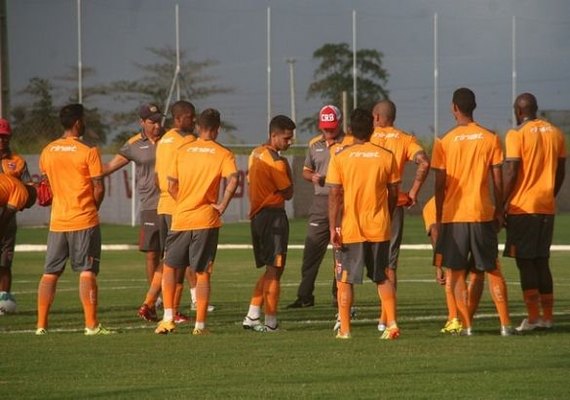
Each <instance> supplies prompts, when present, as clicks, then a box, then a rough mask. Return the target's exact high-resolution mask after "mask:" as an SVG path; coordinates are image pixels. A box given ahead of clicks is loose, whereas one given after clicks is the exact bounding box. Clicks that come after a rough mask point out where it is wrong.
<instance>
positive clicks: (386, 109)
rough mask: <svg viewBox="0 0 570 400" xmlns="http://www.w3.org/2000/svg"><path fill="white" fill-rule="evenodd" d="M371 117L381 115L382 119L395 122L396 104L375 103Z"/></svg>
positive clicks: (387, 101) (390, 101)
mask: <svg viewBox="0 0 570 400" xmlns="http://www.w3.org/2000/svg"><path fill="white" fill-rule="evenodd" d="M372 114H373V115H377V114H378V115H381V116H383V117H384V118H386V119H388V120H390V121H395V120H396V104H394V102H393V101H392V100H388V99H386V100H382V101H379V102H378V103H376V105H375V106H374V108H373V109H372Z"/></svg>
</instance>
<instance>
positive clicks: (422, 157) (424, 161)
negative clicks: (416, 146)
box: [408, 151, 430, 208]
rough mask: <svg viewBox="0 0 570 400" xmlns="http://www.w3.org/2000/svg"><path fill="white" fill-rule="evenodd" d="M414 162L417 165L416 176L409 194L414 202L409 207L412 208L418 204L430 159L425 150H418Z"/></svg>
mask: <svg viewBox="0 0 570 400" xmlns="http://www.w3.org/2000/svg"><path fill="white" fill-rule="evenodd" d="M414 162H415V163H416V165H417V167H416V177H415V179H414V183H413V184H412V187H411V189H410V190H409V192H408V196H409V197H410V199H411V200H412V204H410V205H409V206H408V208H411V207H413V206H414V205H415V204H416V202H417V200H418V193H419V191H420V189H421V187H422V185H423V184H424V182H425V180H426V177H427V175H428V172H429V167H430V161H429V158H428V156H427V154H426V153H425V151H418V152H417V153H416V155H415V156H414Z"/></svg>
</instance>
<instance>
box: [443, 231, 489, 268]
mask: <svg viewBox="0 0 570 400" xmlns="http://www.w3.org/2000/svg"><path fill="white" fill-rule="evenodd" d="M497 246H498V239H497V233H496V232H495V227H494V223H493V222H492V221H491V222H457V223H447V224H442V225H441V232H440V233H439V237H438V240H437V243H436V245H435V254H434V260H433V265H435V266H439V267H446V268H450V269H455V270H467V269H469V268H472V267H474V269H475V270H477V271H493V270H494V269H495V268H497V257H498V255H499V250H498V248H497ZM470 257H472V260H470Z"/></svg>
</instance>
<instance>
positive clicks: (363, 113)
mask: <svg viewBox="0 0 570 400" xmlns="http://www.w3.org/2000/svg"><path fill="white" fill-rule="evenodd" d="M350 129H351V130H352V134H353V136H354V137H355V138H357V139H360V140H368V139H369V138H370V135H372V131H374V118H373V117H372V113H371V112H370V111H368V110H365V109H364V108H355V109H354V110H353V111H352V113H351V114H350Z"/></svg>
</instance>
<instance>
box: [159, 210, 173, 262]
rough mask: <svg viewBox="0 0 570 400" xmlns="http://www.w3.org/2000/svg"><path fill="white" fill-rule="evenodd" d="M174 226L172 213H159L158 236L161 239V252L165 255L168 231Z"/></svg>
mask: <svg viewBox="0 0 570 400" xmlns="http://www.w3.org/2000/svg"><path fill="white" fill-rule="evenodd" d="M171 226H172V215H170V214H158V237H159V239H160V254H161V255H162V256H163V255H164V249H165V248H166V237H167V236H168V231H169V230H170V227H171Z"/></svg>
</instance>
